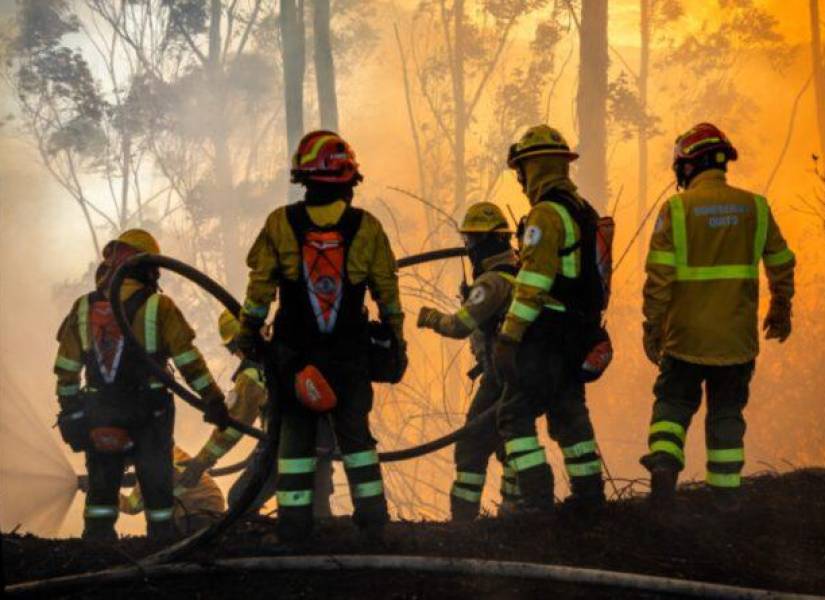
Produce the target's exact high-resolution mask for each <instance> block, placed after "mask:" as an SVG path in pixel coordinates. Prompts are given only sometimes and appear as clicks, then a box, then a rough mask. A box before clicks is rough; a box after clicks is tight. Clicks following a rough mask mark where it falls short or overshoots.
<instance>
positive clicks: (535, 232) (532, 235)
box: [524, 225, 542, 246]
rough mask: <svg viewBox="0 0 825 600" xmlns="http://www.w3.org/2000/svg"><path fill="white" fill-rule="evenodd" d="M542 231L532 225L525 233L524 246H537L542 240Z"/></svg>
mask: <svg viewBox="0 0 825 600" xmlns="http://www.w3.org/2000/svg"><path fill="white" fill-rule="evenodd" d="M541 235H542V233H541V229H539V228H538V227H536V226H535V225H530V226H529V227H528V228H527V229H526V230H525V231H524V245H525V246H535V245H536V244H538V243H539V241H540V240H541Z"/></svg>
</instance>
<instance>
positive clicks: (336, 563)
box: [5, 555, 825, 600]
mask: <svg viewBox="0 0 825 600" xmlns="http://www.w3.org/2000/svg"><path fill="white" fill-rule="evenodd" d="M352 570H359V571H405V572H417V573H436V574H439V575H452V576H471V577H479V576H484V577H517V578H521V579H538V580H545V581H556V582H561V583H566V584H579V585H594V586H603V587H609V588H620V589H625V590H635V591H639V592H642V591H643V592H652V593H657V594H672V595H679V596H690V597H694V598H719V599H725V600H768V599H772V600H779V599H782V600H824V599H825V597H823V596H809V595H803V594H792V593H785V592H772V591H768V590H760V589H754V588H743V587H734V586H730V585H722V584H717V583H706V582H701V581H690V580H684V579H674V578H670V577H656V576H652V575H636V574H633V573H622V572H618V571H603V570H599V569H585V568H579V567H566V566H560V565H543V564H536V563H528V562H515V561H495V560H481V559H477V558H437V557H428V556H384V555H361V556H358V555H341V556H335V555H328V556H279V557H274V556H264V557H252V558H231V559H223V560H216V561H214V562H211V563H171V564H166V565H155V566H148V567H147V566H137V567H123V568H115V569H108V570H105V571H98V572H96V573H81V574H79V575H67V576H64V577H55V578H53V579H44V580H39V581H29V582H25V583H18V584H14V585H10V586H8V587H6V589H5V592H6V594H8V595H9V596H18V597H21V596H38V595H41V594H43V593H46V592H50V593H54V592H56V591H63V592H65V591H69V590H77V589H83V588H86V589H88V587H87V586H90V585H95V586H100V585H103V584H108V585H112V584H118V583H126V582H135V581H141V580H145V579H147V578H149V577H180V576H183V575H212V574H218V573H223V574H238V573H248V572H251V571H258V572H279V571H310V572H313V573H317V572H318V571H352Z"/></svg>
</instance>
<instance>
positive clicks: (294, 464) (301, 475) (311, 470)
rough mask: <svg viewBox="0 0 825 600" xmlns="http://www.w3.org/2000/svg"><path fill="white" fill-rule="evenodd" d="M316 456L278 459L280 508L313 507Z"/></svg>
mask: <svg viewBox="0 0 825 600" xmlns="http://www.w3.org/2000/svg"><path fill="white" fill-rule="evenodd" d="M317 462H318V459H317V458H316V457H314V456H306V457H300V458H279V459H278V474H279V478H278V491H277V494H276V495H277V498H278V508H279V509H281V508H302V507H303V508H307V509H309V508H311V506H312V494H313V485H314V481H315V466H316V464H317Z"/></svg>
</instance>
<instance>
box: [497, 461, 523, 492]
mask: <svg viewBox="0 0 825 600" xmlns="http://www.w3.org/2000/svg"><path fill="white" fill-rule="evenodd" d="M519 496H521V491H520V490H519V487H518V481H517V480H516V472H515V471H514V470H513V468H512V467H511V466H509V465H504V467H503V469H502V473H501V497H502V499H504V500H517V499H518V497H519Z"/></svg>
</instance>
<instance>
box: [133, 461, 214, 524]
mask: <svg viewBox="0 0 825 600" xmlns="http://www.w3.org/2000/svg"><path fill="white" fill-rule="evenodd" d="M190 460H192V457H191V456H189V455H188V454H187V453H186V452H185V451H184V450H183V449H182V448H180V447H178V446H175V447H174V450H173V453H172V464H173V466H174V469H175V470H174V472H173V474H172V485H173V488H172V493H173V495H174V496H175V511H174V515H173V521H174V523H175V528H176V529H177V532H178V534H180V535H190V534H192V533H194V532H196V531H198V530H199V529H202V528H203V527H207V526H209V525H211V524H212V523H214V522H215V521H216V520H217V519H219V518H220V516H221V515H222V514H223V512H224V510H226V502H225V501H224V498H223V492H221V488H219V487H218V484H217V483H215V480H214V479H212V478H211V477H210V476H209V475H208V474H206V473H202V474H201V476H200V477H199V478H198V480H197V481H195V482H194V483H193V484H192V485H188V486H187V485H184V484H183V481H182V479H183V475H184V472H185V471H186V465H187V463H188V462H189V461H190ZM119 504H120V512H122V513H123V514H126V515H136V514H139V513H140V512H142V511H143V510H145V509H146V506H145V504H144V500H143V491H142V490H141V488H140V483H138V484H137V485H135V487H134V488H132V491H131V493H130V494H129V495H128V496H127V495H125V494H121V495H120V502H119Z"/></svg>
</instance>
